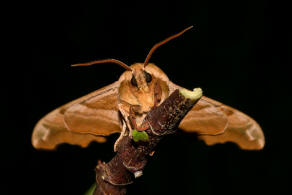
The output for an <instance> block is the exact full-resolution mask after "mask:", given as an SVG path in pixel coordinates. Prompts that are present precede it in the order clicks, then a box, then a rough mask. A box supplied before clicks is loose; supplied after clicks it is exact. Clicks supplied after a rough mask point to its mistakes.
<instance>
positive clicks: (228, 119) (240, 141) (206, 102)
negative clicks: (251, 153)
mask: <svg viewBox="0 0 292 195" xmlns="http://www.w3.org/2000/svg"><path fill="white" fill-rule="evenodd" d="M169 86H170V90H171V91H173V90H174V89H176V88H181V87H180V86H178V85H175V84H173V83H169ZM179 127H180V128H181V129H182V130H184V131H186V132H195V133H198V134H199V139H202V140H204V141H205V143H206V144H208V145H213V144H216V143H224V142H235V143H236V144H237V145H239V147H240V148H242V149H249V150H257V149H262V148H263V147H264V144H265V138H264V134H263V132H262V129H261V127H260V126H259V125H258V124H257V122H256V121H255V120H253V119H252V118H251V117H249V116H247V115H246V114H244V113H242V112H240V111H238V110H236V109H234V108H231V107H229V106H226V105H224V104H222V103H220V102H217V101H215V100H212V99H211V98H207V97H205V96H203V97H202V98H201V100H199V102H198V103H197V104H196V105H195V106H194V107H193V108H192V110H190V112H189V113H188V114H187V115H186V116H185V118H184V119H183V120H182V121H181V123H180V125H179Z"/></svg>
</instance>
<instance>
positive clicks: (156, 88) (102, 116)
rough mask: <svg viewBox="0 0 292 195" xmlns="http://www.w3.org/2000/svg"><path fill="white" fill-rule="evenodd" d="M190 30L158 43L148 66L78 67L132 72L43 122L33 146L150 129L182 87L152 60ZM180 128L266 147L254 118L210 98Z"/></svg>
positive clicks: (213, 139) (208, 138) (212, 140)
mask: <svg viewBox="0 0 292 195" xmlns="http://www.w3.org/2000/svg"><path fill="white" fill-rule="evenodd" d="M190 28H192V26H190V27H188V28H186V29H184V30H183V31H181V32H179V33H177V34H174V35H172V36H170V37H168V38H167V39H165V40H163V41H161V42H159V43H157V44H155V45H154V46H153V47H152V48H151V50H150V51H149V53H148V55H147V57H146V59H145V61H144V63H135V64H133V65H131V66H128V65H126V64H125V63H123V62H121V61H119V60H116V59H105V60H97V61H92V62H88V63H83V64H75V65H73V66H90V65H93V64H98V63H116V64H118V65H120V66H122V67H123V68H125V69H126V71H125V72H124V73H123V74H122V75H121V76H120V78H119V80H118V81H115V82H114V83H112V84H110V85H108V86H105V87H103V88H101V89H98V90H96V91H94V92H92V93H89V94H87V95H85V96H83V97H81V98H79V99H76V100H74V101H72V102H69V103H67V104H65V105H63V106H61V107H59V108H57V109H55V110H53V111H52V112H50V113H48V114H47V115H46V116H44V117H43V118H42V119H40V121H39V122H38V123H37V124H36V126H35V128H34V130H33V134H32V144H33V146H34V147H35V148H37V149H54V148H56V146H57V145H59V144H61V143H69V144H74V145H79V146H81V147H86V146H88V144H89V143H90V142H92V141H96V142H105V141H106V136H108V135H110V134H113V133H120V136H125V135H130V136H131V132H132V130H133V129H137V130H138V131H143V130H145V128H146V127H143V125H141V124H142V121H143V119H144V117H145V116H146V114H147V112H149V111H150V110H151V109H152V108H154V107H156V106H158V105H159V104H160V103H161V102H163V101H164V100H165V99H166V98H167V97H168V96H169V95H170V94H171V93H172V92H173V91H174V90H176V89H180V88H182V87H181V86H178V85H176V84H174V83H173V82H171V81H170V80H169V78H168V77H167V75H166V74H165V73H164V72H163V71H162V70H161V69H160V68H159V67H158V66H156V65H154V64H152V63H149V60H150V57H151V56H152V54H153V52H154V51H155V50H156V49H157V48H159V47H160V46H161V45H163V44H165V43H166V42H168V41H170V40H172V39H174V38H176V37H179V36H180V35H182V34H183V33H185V32H186V31H187V30H189V29H190ZM179 128H180V129H181V130H183V131H186V132H191V133H196V134H197V135H198V138H199V139H201V140H203V141H204V142H205V143H206V144H207V145H213V144H217V143H224V142H234V143H236V144H237V145H238V146H239V147H240V148H242V149H247V150H259V149H262V148H263V147H264V144H265V138H264V134H263V132H262V129H261V127H260V126H259V124H258V123H257V122H256V121H255V120H254V119H252V118H251V117H249V116H248V115H246V114H244V113H242V112H240V111H238V110H236V109H234V108H232V107H230V106H227V105H224V104H222V103H220V102H218V101H215V100H213V99H211V98H208V97H205V96H203V97H202V98H201V99H200V100H199V102H198V103H197V104H196V105H195V106H194V107H193V108H192V109H191V110H190V111H189V112H188V114H187V115H186V116H185V117H184V118H183V120H182V121H181V122H180V124H179ZM118 140H119V139H118ZM116 143H117V142H116Z"/></svg>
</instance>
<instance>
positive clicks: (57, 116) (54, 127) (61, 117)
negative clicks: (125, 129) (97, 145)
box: [32, 82, 120, 149]
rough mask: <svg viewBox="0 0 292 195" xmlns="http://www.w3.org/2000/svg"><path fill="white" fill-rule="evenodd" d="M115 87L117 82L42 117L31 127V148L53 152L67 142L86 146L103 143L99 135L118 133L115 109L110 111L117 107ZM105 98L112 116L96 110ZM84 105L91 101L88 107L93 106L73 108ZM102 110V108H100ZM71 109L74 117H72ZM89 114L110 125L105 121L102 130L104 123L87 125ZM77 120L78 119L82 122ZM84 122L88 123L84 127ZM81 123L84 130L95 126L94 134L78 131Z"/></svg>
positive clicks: (103, 139) (89, 121)
mask: <svg viewBox="0 0 292 195" xmlns="http://www.w3.org/2000/svg"><path fill="white" fill-rule="evenodd" d="M118 86H119V82H115V83H113V84H111V85H108V86H106V87H104V88H101V89H99V90H96V91H94V92H92V93H90V94H88V95H85V96H83V97H81V98H78V99H76V100H74V101H72V102H69V103H67V104H65V105H63V106H61V107H59V108H57V109H55V110H53V111H52V112H50V113H49V114H47V115H46V116H44V117H43V118H42V119H41V120H40V121H39V122H38V123H37V124H36V126H35V128H34V131H33V134H32V144H33V146H34V147H35V148H41V149H54V148H55V147H56V146H57V145H58V144H61V143H69V144H75V145H80V146H82V147H86V146H87V145H88V144H89V143H90V142H92V141H97V142H105V141H106V139H105V138H104V137H103V136H100V135H109V134H111V133H113V132H119V131H120V128H119V126H118V125H117V124H118V123H119V121H118V117H117V115H118V111H117V107H116V108H114V107H115V106H114V105H117V96H118V94H117V88H118ZM113 94H115V95H116V98H113ZM108 97H110V102H111V103H112V111H111V113H112V115H109V114H108V115H106V114H105V113H106V112H101V111H102V109H101V110H100V111H98V110H99V108H98V105H100V104H101V103H104V102H105V101H106V100H105V99H106V98H108ZM93 100H95V101H93ZM87 102H91V104H89V105H95V107H90V108H84V106H83V107H82V106H81V107H82V109H83V110H81V111H80V110H78V109H77V108H78V105H83V104H85V105H86V103H87ZM79 107H80V106H79ZM102 108H104V106H103V107H102ZM74 110H75V112H76V114H74ZM93 110H95V111H93ZM114 110H115V111H114ZM89 111H90V113H93V112H94V114H97V115H98V114H102V115H103V116H104V118H105V120H106V121H111V123H110V122H107V123H109V125H108V126H107V127H106V128H104V126H105V125H104V124H101V123H99V124H97V125H96V124H95V123H91V120H92V116H90V115H89V114H88V113H89ZM76 115H78V117H76ZM65 118H66V119H67V120H66V121H67V123H65ZM75 118H76V120H78V123H76V122H73V121H72V120H74V119H75ZM80 118H82V120H81V119H80ZM87 122H88V124H86V123H87ZM82 124H86V125H83V126H85V127H86V128H90V127H92V125H96V126H94V127H92V129H93V130H94V131H91V132H90V131H89V133H86V128H85V129H84V130H85V131H84V130H83V131H82V130H80V131H78V128H80V127H82ZM74 125H76V126H77V127H78V128H77V127H75V126H74ZM90 125H91V126H90ZM71 128H72V129H71Z"/></svg>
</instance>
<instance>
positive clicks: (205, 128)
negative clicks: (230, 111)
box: [168, 81, 228, 135]
mask: <svg viewBox="0 0 292 195" xmlns="http://www.w3.org/2000/svg"><path fill="white" fill-rule="evenodd" d="M168 86H169V89H170V93H172V92H173V91H174V90H175V89H180V88H182V87H180V86H178V85H176V84H174V83H172V82H170V81H169V82H168ZM227 124H228V118H227V116H226V114H225V113H224V112H222V111H221V110H220V109H218V106H217V105H216V104H213V103H210V102H209V101H206V100H205V98H204V97H203V98H201V100H199V102H197V104H196V105H195V106H194V107H193V108H192V109H191V110H190V111H189V112H188V114H187V115H186V116H185V118H184V119H183V120H182V121H181V123H180V125H179V128H180V129H182V130H184V131H186V132H191V133H198V134H208V135H217V134H220V133H223V132H224V130H225V129H226V127H227Z"/></svg>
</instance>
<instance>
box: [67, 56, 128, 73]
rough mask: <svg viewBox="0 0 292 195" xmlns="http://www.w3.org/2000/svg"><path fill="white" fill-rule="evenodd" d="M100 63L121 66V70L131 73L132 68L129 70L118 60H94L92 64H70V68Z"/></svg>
mask: <svg viewBox="0 0 292 195" xmlns="http://www.w3.org/2000/svg"><path fill="white" fill-rule="evenodd" d="M101 63H115V64H118V65H120V66H122V67H123V68H125V69H127V70H130V71H132V68H130V66H128V65H127V64H125V63H124V62H122V61H120V60H116V59H105V60H95V61H92V62H86V63H81V64H72V65H71V66H91V65H94V64H101Z"/></svg>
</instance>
